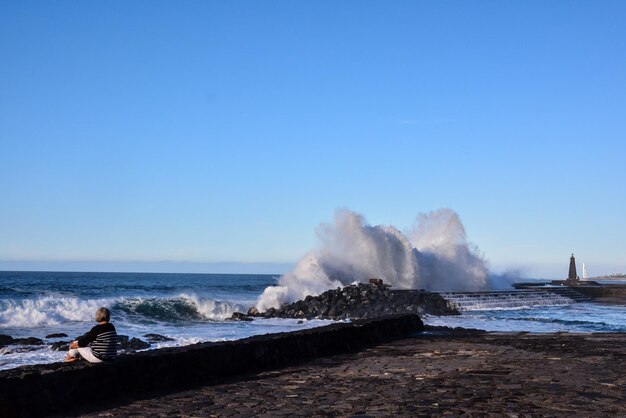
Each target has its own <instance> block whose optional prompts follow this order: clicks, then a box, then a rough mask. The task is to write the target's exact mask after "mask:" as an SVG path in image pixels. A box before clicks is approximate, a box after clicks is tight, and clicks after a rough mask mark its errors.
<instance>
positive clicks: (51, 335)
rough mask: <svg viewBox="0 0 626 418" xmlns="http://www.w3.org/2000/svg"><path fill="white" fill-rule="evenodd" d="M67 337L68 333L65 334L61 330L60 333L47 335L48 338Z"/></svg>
mask: <svg viewBox="0 0 626 418" xmlns="http://www.w3.org/2000/svg"><path fill="white" fill-rule="evenodd" d="M65 337H67V334H64V333H62V332H60V333H58V334H50V335H46V338H65Z"/></svg>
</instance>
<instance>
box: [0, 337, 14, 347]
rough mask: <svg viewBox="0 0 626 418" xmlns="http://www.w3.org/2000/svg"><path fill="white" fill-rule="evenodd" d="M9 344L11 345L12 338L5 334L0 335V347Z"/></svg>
mask: <svg viewBox="0 0 626 418" xmlns="http://www.w3.org/2000/svg"><path fill="white" fill-rule="evenodd" d="M9 344H13V337H11V336H10V335H6V334H0V347H2V346H4V345H9Z"/></svg>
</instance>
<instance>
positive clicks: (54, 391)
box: [0, 315, 423, 417]
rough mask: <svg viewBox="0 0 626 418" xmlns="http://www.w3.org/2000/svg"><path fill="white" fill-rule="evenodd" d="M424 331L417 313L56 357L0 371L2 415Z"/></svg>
mask: <svg viewBox="0 0 626 418" xmlns="http://www.w3.org/2000/svg"><path fill="white" fill-rule="evenodd" d="M422 329H423V323H422V321H421V320H420V318H419V317H418V316H417V315H392V316H388V317H381V318H377V319H368V320H357V321H353V322H350V323H335V324H331V325H327V326H324V327H319V328H312V329H305V330H300V331H293V332H285V333H277V334H266V335H258V336H253V337H249V338H244V339H240V340H236V341H223V342H207V343H199V344H194V345H190V346H185V347H176V348H163V349H157V350H148V351H143V352H139V353H135V354H132V355H122V356H120V357H119V358H117V359H116V360H115V361H112V362H107V363H99V364H89V363H87V362H74V363H69V364H68V363H52V364H46V365H33V366H22V367H18V368H15V369H10V370H4V371H0V416H2V417H13V416H21V417H25V416H46V415H49V414H51V413H61V412H63V411H66V410H67V409H69V408H74V407H77V406H79V404H80V403H83V404H90V405H93V404H96V403H98V402H102V401H104V400H111V399H120V398H124V397H128V396H131V397H137V396H143V394H145V393H152V392H154V391H161V392H173V391H176V390H182V389H185V388H191V387H198V386H200V385H203V384H216V383H219V382H222V381H223V380H224V379H227V378H230V377H233V376H238V375H243V374H247V373H252V372H257V371H262V370H272V369H277V368H280V367H284V366H287V365H290V364H297V363H301V362H303V361H306V360H308V359H312V358H317V357H323V356H329V355H334V354H339V353H346V352H356V351H359V350H361V349H363V348H365V347H368V346H372V345H376V344H380V343H384V342H386V341H391V340H394V339H399V338H404V337H406V336H408V335H411V334H414V333H417V332H418V331H420V330H422Z"/></svg>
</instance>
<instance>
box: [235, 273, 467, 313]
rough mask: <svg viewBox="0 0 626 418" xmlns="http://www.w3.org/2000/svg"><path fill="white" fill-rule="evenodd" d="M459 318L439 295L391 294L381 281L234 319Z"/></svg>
mask: <svg viewBox="0 0 626 418" xmlns="http://www.w3.org/2000/svg"><path fill="white" fill-rule="evenodd" d="M405 313H413V314H417V315H424V314H430V315H458V314H459V311H458V310H457V309H456V308H454V307H453V306H452V305H451V304H450V303H448V302H447V301H446V300H445V299H444V298H443V297H441V295H439V294H438V293H433V292H427V291H425V290H392V289H390V288H389V287H388V286H386V285H384V284H383V283H382V281H379V280H375V281H374V283H368V284H364V283H358V284H351V285H348V286H345V287H343V288H337V289H332V290H328V291H326V292H324V293H322V294H320V295H318V296H307V297H306V298H305V299H304V300H299V301H297V302H293V303H285V304H283V305H282V306H281V307H280V308H278V309H276V308H270V309H268V310H267V311H265V312H259V311H257V310H256V308H250V310H249V311H248V313H247V315H246V314H242V313H236V314H235V315H233V319H240V320H246V319H249V318H254V317H257V318H301V319H314V318H315V319H367V318H377V317H380V316H385V315H392V314H405Z"/></svg>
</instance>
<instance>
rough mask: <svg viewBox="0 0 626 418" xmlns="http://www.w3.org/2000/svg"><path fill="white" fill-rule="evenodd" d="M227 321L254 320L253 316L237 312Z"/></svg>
mask: <svg viewBox="0 0 626 418" xmlns="http://www.w3.org/2000/svg"><path fill="white" fill-rule="evenodd" d="M227 321H252V318H251V317H249V316H248V315H246V314H245V313H241V312H235V313H233V316H231V317H230V318H228V319H227Z"/></svg>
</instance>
